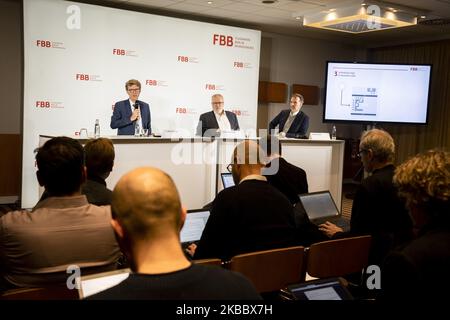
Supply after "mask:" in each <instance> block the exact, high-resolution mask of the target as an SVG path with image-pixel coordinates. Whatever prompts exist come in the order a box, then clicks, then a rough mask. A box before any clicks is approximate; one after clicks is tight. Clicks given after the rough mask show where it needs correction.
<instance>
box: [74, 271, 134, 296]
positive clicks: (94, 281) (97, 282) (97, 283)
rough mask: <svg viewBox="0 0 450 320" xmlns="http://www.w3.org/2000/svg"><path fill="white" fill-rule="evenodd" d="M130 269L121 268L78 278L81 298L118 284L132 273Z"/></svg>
mask: <svg viewBox="0 0 450 320" xmlns="http://www.w3.org/2000/svg"><path fill="white" fill-rule="evenodd" d="M130 272H131V270H130V269H120V270H114V271H110V272H102V273H97V274H91V275H88V276H83V277H80V278H78V279H77V281H79V283H78V295H79V297H80V299H83V298H86V297H89V296H91V295H93V294H96V293H99V292H100V291H104V290H106V289H109V288H111V287H114V286H115V285H118V284H119V283H121V282H122V281H123V280H125V279H126V278H128V276H129V275H130Z"/></svg>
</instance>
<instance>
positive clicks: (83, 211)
mask: <svg viewBox="0 0 450 320" xmlns="http://www.w3.org/2000/svg"><path fill="white" fill-rule="evenodd" d="M36 162H37V167H38V171H37V173H36V174H37V179H38V181H39V184H40V185H41V186H44V187H45V189H46V190H47V192H48V195H49V196H48V197H47V198H45V199H43V200H42V201H40V202H39V203H38V204H37V205H36V206H35V207H34V208H33V210H32V211H31V212H29V211H26V210H20V211H13V212H9V213H8V214H6V215H4V216H2V217H1V218H0V262H1V265H2V266H3V268H4V270H3V274H2V276H3V278H4V280H5V282H6V284H7V286H17V287H33V286H42V285H47V284H56V283H58V284H60V283H61V284H63V283H66V279H67V277H68V275H69V274H67V273H66V269H67V267H68V266H70V265H77V266H79V267H80V268H81V270H82V273H85V272H100V271H107V270H112V269H114V268H115V267H116V261H117V259H118V257H119V253H120V252H119V247H118V245H117V242H116V240H115V238H114V233H113V230H112V228H111V225H110V220H111V212H110V208H109V207H107V206H105V207H97V206H95V205H91V204H89V203H88V202H87V199H86V196H84V195H81V193H80V189H81V184H82V183H83V182H84V180H85V177H86V171H85V167H84V154H83V147H82V146H81V144H80V143H79V142H78V141H76V140H74V139H71V138H67V137H57V138H53V139H51V140H49V141H47V142H46V143H45V144H44V145H43V146H42V147H41V148H39V151H38V153H37V155H36Z"/></svg>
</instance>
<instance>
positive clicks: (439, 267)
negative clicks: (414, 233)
mask: <svg viewBox="0 0 450 320" xmlns="http://www.w3.org/2000/svg"><path fill="white" fill-rule="evenodd" d="M447 213H448V212H447ZM446 220H447V221H434V222H433V223H431V224H429V225H428V226H426V227H425V228H423V229H422V230H421V231H420V233H419V236H418V237H417V239H416V240H414V241H412V242H411V243H409V244H408V245H407V246H405V247H404V248H402V249H399V250H398V251H395V252H392V253H391V254H390V255H388V257H387V258H386V260H385V262H384V265H383V267H382V269H381V289H382V292H383V297H385V298H388V299H390V300H394V299H395V300H398V299H402V300H403V299H404V300H408V301H411V300H413V301H415V300H417V301H421V302H423V301H424V300H428V301H440V300H442V299H446V301H448V288H449V287H450V276H449V270H450V221H449V219H448V218H447V219H446ZM445 292H447V294H443V293H445Z"/></svg>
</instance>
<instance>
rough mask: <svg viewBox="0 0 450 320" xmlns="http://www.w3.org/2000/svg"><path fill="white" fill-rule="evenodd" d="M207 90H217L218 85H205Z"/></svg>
mask: <svg viewBox="0 0 450 320" xmlns="http://www.w3.org/2000/svg"><path fill="white" fill-rule="evenodd" d="M205 89H206V90H216V85H215V84H208V83H207V84H206V85H205Z"/></svg>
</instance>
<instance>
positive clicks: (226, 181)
mask: <svg viewBox="0 0 450 320" xmlns="http://www.w3.org/2000/svg"><path fill="white" fill-rule="evenodd" d="M220 175H221V177H222V185H223V188H224V189H225V188H228V187H232V186H234V180H233V175H232V174H231V173H229V172H225V173H221V174H220Z"/></svg>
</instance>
